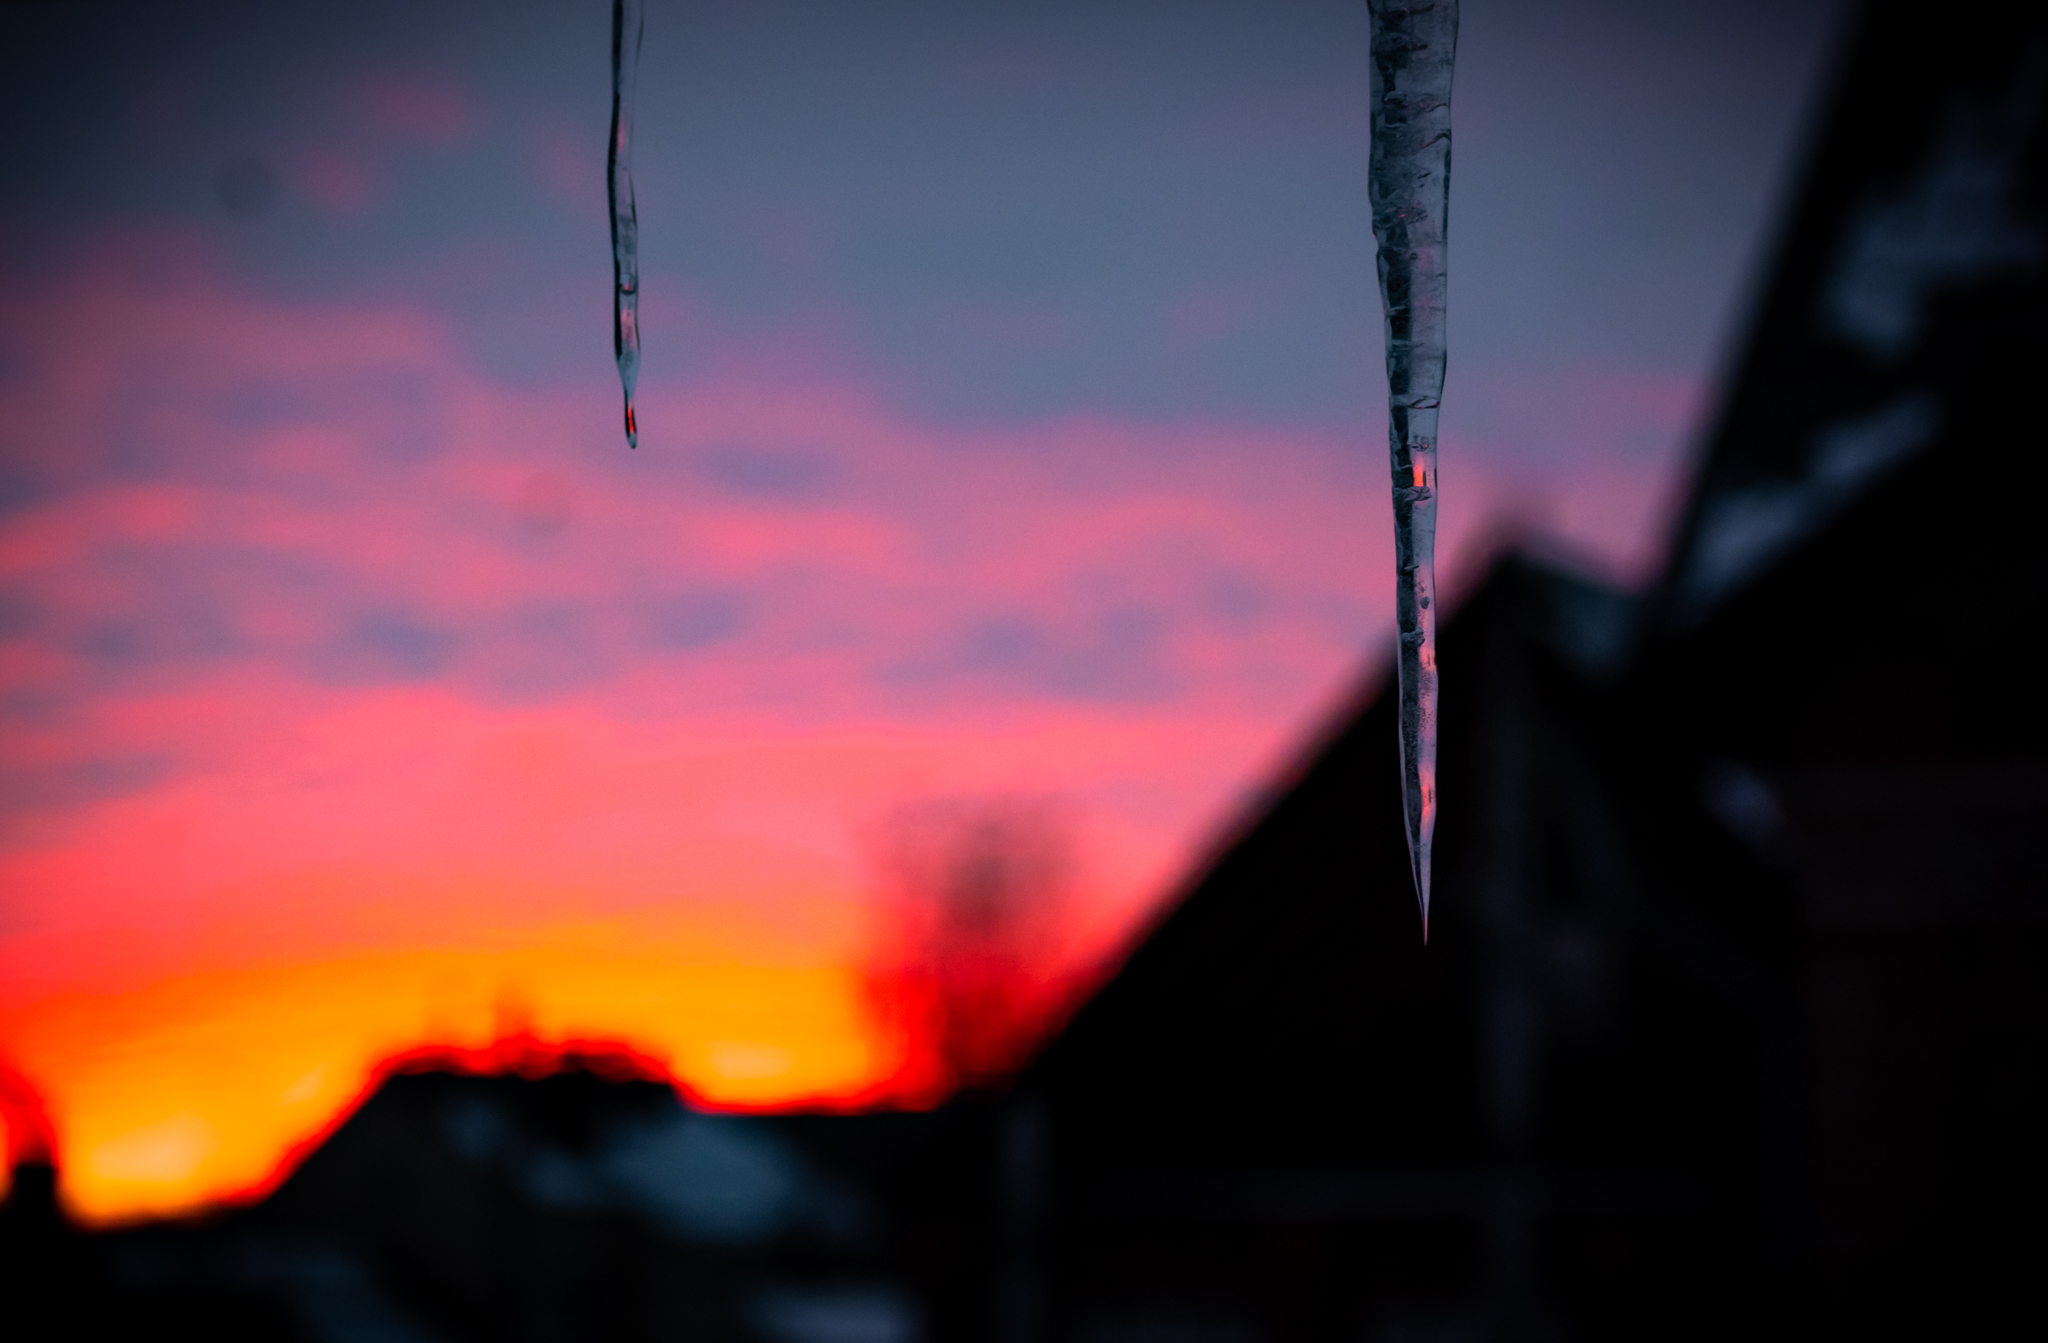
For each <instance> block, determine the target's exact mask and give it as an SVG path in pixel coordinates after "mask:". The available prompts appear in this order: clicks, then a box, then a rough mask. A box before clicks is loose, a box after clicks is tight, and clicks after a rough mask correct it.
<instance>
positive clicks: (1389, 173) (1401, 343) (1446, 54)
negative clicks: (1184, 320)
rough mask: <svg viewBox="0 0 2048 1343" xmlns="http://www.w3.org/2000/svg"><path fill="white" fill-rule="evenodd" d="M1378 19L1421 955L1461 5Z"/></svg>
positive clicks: (1375, 3) (1405, 731)
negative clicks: (1447, 250) (1447, 242)
mask: <svg viewBox="0 0 2048 1343" xmlns="http://www.w3.org/2000/svg"><path fill="white" fill-rule="evenodd" d="M1370 7H1371V10H1372V173H1371V191H1372V232H1373V236H1374V237H1375V238H1376V239H1378V241H1379V273H1380V302H1381V304H1382V306H1383V307H1384V308H1385V310H1386V323H1387V326H1386V330H1387V410H1388V450H1389V452H1390V453H1391V455H1392V458H1393V476H1394V563H1395V570H1396V575H1395V577H1396V588H1395V598H1394V610H1395V617H1396V620H1397V622H1398V623H1399V626H1400V636H1401V647H1400V658H1399V663H1398V665H1399V672H1398V675H1399V685H1400V699H1401V703H1400V720H1401V808H1402V812H1403V814H1404V815H1405V816H1406V818H1407V822H1408V860H1409V864H1410V866H1411V868H1412V870H1413V872H1414V875H1415V895H1416V898H1417V899H1418V900H1420V901H1421V902H1422V937H1423V940H1424V941H1425V942H1426V941H1428V940H1429V848H1430V841H1431V839H1432V837H1433V836H1434V834H1435V831H1436V418H1437V407H1438V405H1439V404H1440V402H1441V398H1442V396H1443V390H1444V291H1445V273H1444V225H1445V212H1446V210H1447V208H1448V206H1449V202H1450V186H1451V61H1452V57H1453V56H1454V55H1455V53H1456V50H1457V45H1458V4H1457V0H1371V4H1370Z"/></svg>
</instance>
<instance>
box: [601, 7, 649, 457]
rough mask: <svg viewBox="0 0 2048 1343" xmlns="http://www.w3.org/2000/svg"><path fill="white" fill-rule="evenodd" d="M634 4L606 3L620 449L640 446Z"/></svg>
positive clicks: (636, 12)
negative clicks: (622, 398) (622, 402)
mask: <svg viewBox="0 0 2048 1343" xmlns="http://www.w3.org/2000/svg"><path fill="white" fill-rule="evenodd" d="M640 29H641V13H640V0H612V143H611V151H610V154H609V155H608V157H607V177H608V179H609V181H608V186H609V193H608V194H609V195H610V197H611V211H612V289H613V295H612V354H613V355H614V357H616V358H617V359H618V361H619V384H620V386H622V387H623V388H624V389H625V393H626V446H627V447H629V448H637V447H639V446H640V425H639V423H638V421H637V420H636V419H635V417H634V414H633V387H634V384H635V383H637V382H638V381H639V380H640V217H639V214H638V213H637V212H636V211H635V210H634V208H633V84H634V81H635V80H636V79H637V78H638V77H639V73H640Z"/></svg>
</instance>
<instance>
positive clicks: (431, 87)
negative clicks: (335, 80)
mask: <svg viewBox="0 0 2048 1343" xmlns="http://www.w3.org/2000/svg"><path fill="white" fill-rule="evenodd" d="M343 102H344V105H345V106H346V107H347V108H348V109H349V112H350V114H351V115H352V117H353V119H354V120H355V121H356V122H357V123H358V124H359V125H361V126H362V127H363V128H364V129H366V130H369V131H370V132H372V133H373V134H377V135H382V136H386V137H389V138H390V139H393V140H397V141H400V142H404V143H409V144H417V145H422V146H425V147H428V148H433V149H452V148H454V147H456V146H457V145H460V144H462V143H464V142H465V141H467V140H468V139H469V138H470V136H471V135H472V134H474V132H475V130H476V122H477V113H476V104H475V100H474V99H473V98H472V97H471V96H470V94H469V92H468V90H467V89H465V88H464V87H463V86H462V84H461V83H460V82H459V81H458V80H457V79H456V78H455V77H454V76H452V75H450V74H448V73H447V72H445V71H437V70H384V71H376V72H371V73H368V74H364V75H362V76H359V77H358V78H357V79H355V80H354V81H353V82H352V83H350V85H349V86H348V87H347V89H346V91H345V92H344V94H343Z"/></svg>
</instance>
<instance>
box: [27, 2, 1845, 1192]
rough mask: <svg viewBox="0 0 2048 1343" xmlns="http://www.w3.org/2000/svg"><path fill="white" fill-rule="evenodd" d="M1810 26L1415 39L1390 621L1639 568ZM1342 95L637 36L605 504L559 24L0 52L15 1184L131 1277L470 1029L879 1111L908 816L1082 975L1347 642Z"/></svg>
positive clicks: (1356, 637)
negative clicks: (399, 1067) (116, 1257)
mask: <svg viewBox="0 0 2048 1343" xmlns="http://www.w3.org/2000/svg"><path fill="white" fill-rule="evenodd" d="M1837 8H1838V7H1836V6H1830V5H1823V4H1814V3H1748V4H1743V3H1705V2H1704V0H1698V2H1693V3H1672V4H1622V3H1614V4H1604V5H1603V4H1585V3H1577V4H1574V3H1558V2H1555V0H1465V4H1464V7H1463V9H1464V17H1463V34H1462V38H1461V43H1460V49H1459V60H1458V72H1457V87H1456V101H1455V126H1456V130H1455V134H1456V141H1455V157H1454V165H1453V175H1452V215H1451V268H1452V278H1451V363H1450V377H1449V382H1448V386H1447V389H1446V399H1445V408H1444V414H1443V436H1444V438H1443V448H1442V463H1441V482H1442V491H1443V540H1442V542H1441V555H1442V569H1441V572H1440V578H1441V579H1442V580H1443V582H1444V584H1445V586H1446V588H1447V590H1448V591H1449V592H1450V593H1452V594H1455V593H1456V592H1457V591H1458V589H1459V586H1460V584H1461V583H1462V582H1466V581H1469V580H1470V579H1471V578H1472V577H1473V576H1474V574H1475V571H1476V569H1477V566H1478V564H1479V562H1480V559H1481V557H1482V556H1483V555H1484V553H1485V550H1486V548H1487V546H1488V545H1489V544H1491V543H1492V542H1493V540H1495V539H1497V538H1500V537H1503V536H1509V535H1517V534H1527V533H1532V532H1533V533H1539V534H1542V535H1545V536H1548V537H1552V538H1555V542H1556V544H1558V545H1559V546H1561V547H1563V548H1565V549H1567V550H1568V551H1570V552H1573V553H1576V554H1577V555H1579V556H1580V557H1582V559H1583V560H1584V562H1585V563H1587V564H1588V565H1590V566H1592V567H1594V568H1595V569H1597V570H1601V571H1604V572H1605V573H1607V574H1608V575H1609V576H1611V577H1613V578H1615V579H1617V580H1620V581H1628V580H1631V579H1634V578H1636V577H1639V576H1641V575H1643V574H1644V573H1645V572H1646V571H1647V568H1648V567H1649V566H1651V565H1653V564H1654V563H1655V561H1656V559H1657V557H1658V549H1657V547H1658V541H1659V537H1660V534H1661V532H1660V528H1661V526H1662V523H1663V520H1664V518H1665V517H1666V515H1667V510H1668V509H1669V508H1670V506H1671V504H1672V503H1673V500H1674V492H1675V491H1676V490H1677V489H1679V488H1681V487H1682V484H1683V480H1684V468H1685V464H1686V461H1687V454H1688V450H1689V446H1690V443H1691V441H1692V435H1693V433H1694V431H1695V429H1696V427H1697V425H1698V422H1699V417H1700V415H1701V413H1702V412H1703V410H1704V409H1705V408H1706V407H1707V406H1709V405H1710V404H1711V397H1712V391H1713V388H1714V385H1715V378H1716V376H1717V371H1718V369H1719V367H1720V363H1721V361H1722V360H1723V359H1724V358H1725V356H1726V354H1727V352H1728V349H1729V343H1730V341H1731V339H1732V337H1733V336H1734V335H1735V334H1736V330H1735V326H1734V324H1735V323H1736V322H1737V321H1738V319H1739V318H1740V316H1741V315H1742V313H1743V311H1744V303H1745V295H1746V293H1747V291H1748V286H1749V285H1751V284H1752V283H1754V281H1755V278H1756V276H1757V273H1758V269H1759V266H1760V264H1761V262H1762V260H1763V257H1764V252H1765V249H1766V248H1767V245H1768V243H1769V241H1770V239H1771V236H1772V232H1771V231H1772V226H1773V224H1774V221H1775V218H1776V212H1777V210H1778V207H1779V204H1780V201H1781V198H1782V195H1783V192H1784V189H1785V187H1786V185H1787V182H1788V180H1789V178H1790V175H1791V174H1792V173H1793V171H1794V170H1795V169H1796V167H1797V164H1798V154H1799V151H1800V149H1801V147H1802V144H1803V140H1802V135H1803V131H1804V129H1805V126H1806V123H1807V119H1808V116H1809V114H1810V113H1811V111H1812V109H1813V108H1814V106H1815V104H1816V101H1817V99H1818V98H1819V97H1820V95H1821V91H1822V87H1823V81H1824V76H1825V73H1826V71H1827V68H1828V56H1829V53H1830V50H1831V43H1832V39H1833V37H1834V36H1835V34H1836V32H1837V30H1838V26H1839V18H1840V16H1839V14H1838V12H1837ZM1365 42H1366V18H1365V7H1364V4H1363V0H1348V2H1347V3H1302V4H1282V3H1274V2H1273V0H1246V2H1245V3H1213V4H1198V3H1160V4H1137V3H1118V2H1116V0H1090V2H1089V3H1072V4H1052V3H1044V4H1030V5H1026V4H1021V3H1018V4H987V5H966V4H960V3H944V4H941V3H933V4H929V5H917V4H902V3H888V4H881V3H876V4H862V3H852V2H851V0H834V2H832V3H815V4H795V3H782V2H781V0H760V2H757V3H732V4H712V3H694V2H684V0H678V2H675V3H669V2H667V0H651V2H650V3H649V5H648V16H647V26H646V43H645V48H644V56H643V64H642V70H641V79H640V90H641V93H640V97H641V105H640V115H639V143H638V146H637V150H636V161H637V177H638V193H639V203H640V218H641V227H642V277H643V286H644V296H643V299H642V303H641V323H642V330H643V340H644V364H643V368H642V374H641V378H642V383H641V385H642V389H643V394H642V407H641V430H642V432H641V446H640V449H639V451H638V452H628V451H627V449H626V447H625V444H624V442H623V439H622V436H621V434H620V432H619V427H618V406H617V398H618V389H617V384H616V377H615V374H614V371H613V368H612V363H611V346H610V332H609V325H608V323H609V293H610V280H611V275H610V258H609V250H608V240H607V235H606V221H605V214H604V195H605V193H604V147H605V138H606V122H607V117H608V114H609V87H608V70H607V60H608V53H609V5H608V4H606V3H604V2H603V0H580V2H579V3H560V2H553V0H551V2H550V3H522V4H508V3H490V4H482V3H462V4H455V3H422V2H421V0H408V3H404V4H396V3H392V4H376V3H363V2H362V0H351V3H348V4H338V3H337V4H317V5H316V4H295V5H289V6H280V5H274V4H261V5H259V4H246V5H230V4H215V3H205V4H149V5H134V6H118V5H108V4H95V3H49V4H34V3H30V4H10V5H7V6H5V7H4V8H0V124H4V126H5V127H6V132H5V135H4V136H0V780H4V792H0V1102H4V1104H0V1110H4V1112H5V1114H6V1120H7V1123H8V1125H9V1131H10V1141H11V1142H12V1143H13V1145H14V1147H15V1149H16V1150H17V1151H23V1150H27V1148H28V1147H30V1146H32V1145H33V1143H32V1142H31V1141H30V1140H29V1139H27V1138H24V1136H23V1134H24V1133H25V1132H26V1131H27V1130H28V1129H29V1128H30V1127H32V1126H33V1124H34V1122H36V1121H34V1120H33V1119H32V1117H31V1111H33V1110H34V1109H36V1108H37V1107H38V1106H40V1108H41V1110H42V1111H43V1112H44V1113H45V1115H46V1116H47V1122H48V1124H49V1126H50V1128H51V1130H52V1132H53V1134H54V1142H55V1146H56V1148H57V1156H58V1158H59V1160H60V1164H61V1167H62V1171H63V1179H64V1188H65V1192H66V1197H67V1199H68V1200H69V1202H70V1205H71V1207H72V1208H73V1209H74V1210H75V1211H76V1212H78V1213H79V1214H81V1215H83V1216H86V1217H88V1218H93V1219H98V1220H107V1219H119V1218H124V1217H132V1216H136V1215H144V1214H149V1213H155V1212H175V1211H180V1210H184V1209H189V1208H191V1207H194V1206H197V1205H199V1204H202V1203H204V1202H205V1201H207V1200H210V1199H217V1198H221V1197H229V1196H234V1195H237V1194H246V1193H247V1192H248V1191H250V1190H253V1189H258V1188H260V1187H262V1185H263V1183H264V1182H265V1181H266V1180H268V1179H271V1178H273V1177H274V1175H275V1174H276V1172H277V1171H278V1170H279V1169H280V1163H281V1162H283V1161H285V1160H286V1158H287V1156H288V1154H289V1153H290V1152H291V1151H293V1150H294V1149H295V1147H297V1146H298V1145H301V1144H303V1143H304V1142H306V1141H308V1140H309V1139H311V1138H312V1137H314V1136H316V1135H317V1134H318V1133H319V1132H321V1131H322V1129H323V1128H324V1127H325V1126H327V1125H329V1124H331V1123H332V1122H334V1120H335V1119H336V1117H337V1116H338V1115H339V1114H341V1113H343V1112H344V1110H345V1107H346V1106H347V1105H348V1104H350V1103H351V1102H352V1101H353V1100H354V1099H356V1098H357V1097H359V1096H360V1094H361V1092H362V1090H363V1088H364V1086H365V1085H366V1084H367V1082H368V1080H369V1079H370V1078H371V1077H372V1075H373V1070H374V1068H375V1067H376V1066H377V1064H378V1063H379V1062H380V1061H381V1060H384V1059H387V1058H389V1057H391V1056H393V1055H395V1054H400V1053H403V1052H405V1051H408V1050H413V1049H417V1048H420V1047H422V1046H449V1047H456V1048H467V1049H481V1048H483V1047H486V1046H488V1045H490V1044H491V1043H492V1042H493V1041H494V1040H496V1039H499V1038H501V1037H505V1036H508V1035H511V1036H517V1037H519V1038H522V1039H529V1038H530V1039H533V1040H538V1041H543V1042H550V1043H560V1042H563V1041H568V1040H574V1039H582V1040H592V1041H605V1042H614V1043H618V1044H621V1045H624V1046H627V1047H630V1048H632V1049H634V1050H637V1051H640V1052H641V1053H642V1054H644V1055H646V1056H648V1057H650V1058H653V1059H655V1060H657V1061H658V1062H659V1063H660V1065H661V1066H664V1067H666V1068H668V1069H670V1070H671V1071H672V1073H673V1075H674V1076H676V1077H677V1078H678V1080H679V1081H680V1082H681V1084H682V1085H683V1086H684V1087H685V1089H686V1090H687V1091H688V1092H690V1093H691V1094H692V1095H694V1096H696V1097H697V1098H699V1099H700V1100H703V1101H706V1102H710V1103H719V1104H731V1105H743V1106H758V1105H787V1104H827V1105H848V1104H868V1103H888V1102H891V1101H898V1102H905V1103H913V1102H926V1101H929V1099H930V1097H929V1095H926V1094H925V1093H923V1092H921V1091H919V1089H918V1087H919V1085H920V1083H919V1082H918V1081H917V1078H916V1077H915V1076H914V1075H913V1074H914V1073H915V1069H914V1068H913V1067H912V1066H911V1063H910V1054H909V1052H908V1051H910V1050H911V1047H912V1044H914V1042H906V1040H905V1039H904V1038H903V1037H902V1032H901V1031H899V1030H894V1029H892V1028H891V1027H890V1026H889V1025H888V1023H887V1022H886V1021H884V1020H881V1019H880V1018H878V1016H877V1013H876V1009H875V995H874V993H873V992H872V991H871V984H870V982H869V981H870V978H871V972H872V970H873V967H874V965H875V963H876V960H877V956H878V955H879V954H880V953H879V952H878V948H884V947H886V946H887V945H888V944H889V937H888V928H887V927H886V926H885V925H886V923H887V918H886V913H887V911H888V909H889V908H890V907H891V905H890V898H891V894H892V893H891V890H890V887H891V884H892V882H895V881H896V880H897V879H898V877H899V876H900V872H901V864H900V862H899V861H898V858H899V857H900V852H899V851H900V849H901V846H902V836H903V834H904V832H905V827H906V825H909V826H912V827H914V826H916V825H923V824H935V823H938V822H934V821H933V819H932V818H935V817H936V818H944V817H947V816H956V817H957V816H972V815H977V814H982V813H983V812H986V811H989V810H990V809H994V810H997V811H1000V810H1001V809H1003V808H1017V807H1024V808H1028V809H1032V811H1031V814H1033V815H1037V816H1041V817H1047V818H1052V819H1051V820H1049V821H1047V822H1046V823H1047V824H1051V825H1056V827H1057V828H1058V830H1059V843H1060V844H1061V845H1062V846H1063V848H1062V851H1063V852H1064V853H1066V854H1067V855H1068V857H1069V861H1068V862H1067V864H1066V866H1065V867H1063V868H1062V883H1061V886H1060V890H1059V891H1058V892H1057V894H1058V897H1059V899H1058V902H1057V905H1056V906H1053V907H1049V908H1052V910H1053V914H1052V916H1051V917H1050V926H1049V927H1048V928H1046V929H1044V930H1042V932H1043V937H1042V939H1041V941H1040V943H1038V944H1037V948H1038V949H1037V952H1036V953H1035V954H1036V955H1037V957H1038V961H1039V964H1038V967H1037V973H1038V975H1039V977H1040V979H1041V980H1042V982H1043V983H1044V984H1046V985H1058V984H1064V983H1068V982H1072V980H1073V978H1074V977H1075V976H1077V975H1079V976H1083V977H1085V976H1086V975H1087V974H1088V973H1090V972H1091V968H1093V967H1099V966H1100V965H1102V964H1103V963H1104V962H1103V958H1104V957H1106V956H1109V955H1111V954H1112V953H1113V952H1114V950H1115V949H1116V948H1117V947H1119V946H1122V945H1125V944H1126V942H1127V940H1128V938H1129V937H1130V936H1131V935H1132V934H1133V933H1134V932H1135V931H1136V930H1137V929H1138V928H1140V927H1141V926H1142V925H1143V922H1144V920H1145V919H1146V918H1147V917H1148V916H1149V915H1151V914H1152V913H1154V912H1156V910H1157V909H1158V908H1159V905H1160V902H1161V901H1162V900H1163V899H1164V898H1166V897H1167V896H1169V895H1170V894H1171V893H1172V891H1173V889H1174V887H1175V883H1176V882H1178V881H1179V880H1181V879H1182V878H1183V877H1184V876H1185V875H1186V874H1187V873H1188V871H1189V870H1190V868H1191V866H1192V865H1193V864H1194V863H1195V862H1196V861H1197V860H1198V859H1199V857H1200V856H1201V855H1202V853H1203V852H1205V849H1206V847H1207V846H1208V845H1209V844H1211V843H1212V842H1213V840H1214V837H1215V836H1217V835H1218V834H1219V832H1220V831H1221V830H1223V829H1224V828H1225V827H1227V826H1228V825H1229V824H1231V823H1232V822H1233V820H1235V819H1236V818H1238V817H1239V816H1241V815H1242V814H1243V813H1244V811H1245V809H1246V808H1248V807H1250V806H1253V805H1255V804H1256V800H1257V798H1258V797H1259V796H1260V794H1261V789H1262V787H1263V786H1265V785H1266V783H1267V782H1268V781H1269V780H1270V779H1271V778H1272V777H1273V774H1274V771H1275V770H1276V768H1277V767H1278V766H1280V765H1281V764H1283V763H1284V762H1285V761H1286V760H1287V759H1288V758H1289V756H1290V753H1291V752H1293V751H1295V750H1297V749H1298V748H1299V747H1300V745H1301V744H1302V743H1303V741H1304V740H1305V739H1306V738H1307V735H1308V734H1309V733H1310V732H1311V731H1313V730H1314V729H1315V728H1316V726H1317V725H1318V724H1319V723H1320V722H1322V721H1323V720H1324V719H1325V718H1326V717H1327V716H1328V715H1329V714H1330V713H1332V712H1333V711H1334V710H1335V709H1336V707H1337V706H1338V705H1339V704H1340V703H1341V702H1343V700H1344V699H1345V697H1346V696H1347V694H1349V693H1351V692H1352V691H1353V690H1354V689H1355V688H1356V687H1357V686H1359V685H1360V684H1362V683H1363V681H1364V680H1365V678H1367V677H1368V676H1369V675H1371V674H1373V670H1374V668H1375V667H1377V666H1378V665H1380V663H1381V662H1382V661H1383V658H1384V654H1385V651H1386V647H1387V645H1388V644H1389V643H1390V633H1391V625H1392V620H1391V615H1392V583H1391V565H1392V557H1391V544H1390V537H1389V522H1388V518H1389V506H1388V500H1387V489H1386V485H1385V468H1384V460H1385V458H1384V453H1385V444H1384V434H1385V427H1384V426H1385V413H1384V408H1383V398H1384V384H1383V383H1382V382H1381V380H1380V379H1381V374H1380V341H1379V321H1380V318H1379V300H1378V296H1377V293H1376V291H1375V288H1374V282H1373V269H1372V250H1371V247H1372V244H1371V237H1370V231H1369V226H1370V220H1369V213H1368V209H1367V204H1366V187H1365V163H1366V149H1367V129H1366V128H1367V108H1366V60H1365ZM1394 767H1395V757H1394V743H1393V742H1391V741H1389V742H1388V768H1389V769H1393V768H1394ZM906 818H910V819H908V820H906ZM919 818H922V819H919ZM1385 898H1387V899H1399V900H1406V899H1409V898H1410V897H1409V895H1408V893H1407V892H1405V891H1389V892H1386V893H1385Z"/></svg>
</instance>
